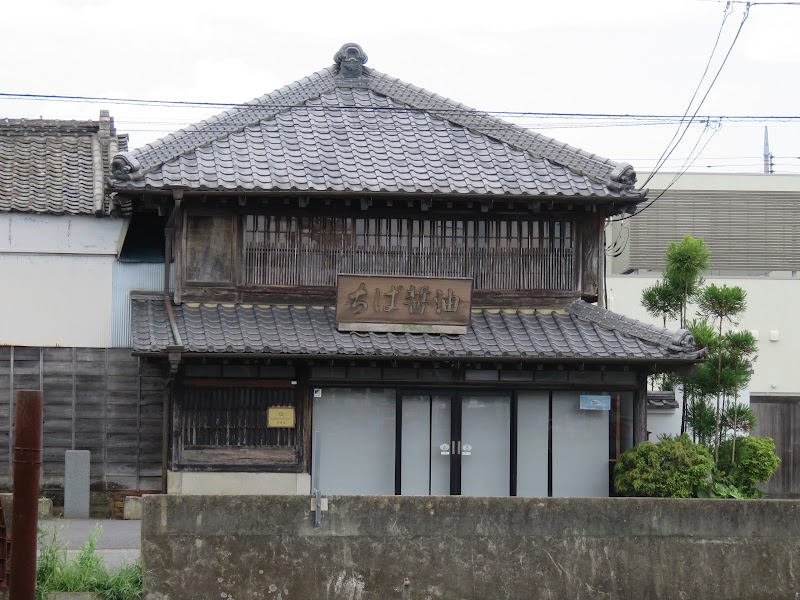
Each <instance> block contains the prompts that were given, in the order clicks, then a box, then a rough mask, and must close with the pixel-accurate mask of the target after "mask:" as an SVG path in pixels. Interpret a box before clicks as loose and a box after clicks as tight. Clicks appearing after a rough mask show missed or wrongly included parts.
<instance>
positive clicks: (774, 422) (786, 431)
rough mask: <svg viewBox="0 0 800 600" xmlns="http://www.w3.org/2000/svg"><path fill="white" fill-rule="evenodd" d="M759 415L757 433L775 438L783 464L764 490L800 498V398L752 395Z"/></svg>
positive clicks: (753, 405)
mask: <svg viewBox="0 0 800 600" xmlns="http://www.w3.org/2000/svg"><path fill="white" fill-rule="evenodd" d="M750 405H751V406H752V407H753V412H754V413H755V416H756V426H755V429H754V431H753V435H757V436H763V437H771V438H772V439H774V440H775V452H776V453H777V454H778V456H780V458H781V464H780V465H779V466H778V470H777V471H776V472H775V475H773V476H772V479H770V480H769V481H768V482H767V484H766V486H765V487H764V491H765V493H766V494H767V495H768V496H772V497H782V498H796V497H800V397H798V396H756V395H753V396H751V397H750Z"/></svg>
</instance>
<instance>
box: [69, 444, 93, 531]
mask: <svg viewBox="0 0 800 600" xmlns="http://www.w3.org/2000/svg"><path fill="white" fill-rule="evenodd" d="M91 455H92V453H91V452H89V451H88V450H67V452H66V457H65V459H64V518H65V519H88V518H89V461H90V458H91Z"/></svg>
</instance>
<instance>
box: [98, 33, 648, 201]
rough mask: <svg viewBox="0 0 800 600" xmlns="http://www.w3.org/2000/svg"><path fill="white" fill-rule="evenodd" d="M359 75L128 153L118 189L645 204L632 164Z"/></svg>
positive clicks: (277, 98) (120, 160)
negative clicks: (587, 199)
mask: <svg viewBox="0 0 800 600" xmlns="http://www.w3.org/2000/svg"><path fill="white" fill-rule="evenodd" d="M347 47H349V48H352V47H355V48H358V47H357V46H355V45H350V46H347ZM358 50H359V51H360V48H358ZM362 69H363V70H362V74H361V76H360V77H357V78H355V79H348V78H347V77H343V76H342V74H341V73H340V68H339V66H338V65H336V64H335V65H333V66H331V67H328V68H325V69H322V70H321V71H318V72H316V73H314V74H312V75H310V76H308V77H306V78H304V79H301V80H299V81H296V82H294V83H292V84H290V85H288V86H286V87H284V88H281V89H279V90H277V91H274V92H272V93H270V94H267V95H265V96H262V97H260V98H257V99H255V100H253V101H251V102H248V103H246V104H244V105H241V106H239V107H237V108H234V109H232V110H229V111H227V112H225V113H222V114H221V115H219V116H216V117H213V118H211V119H208V120H206V121H203V122H201V123H198V124H196V125H192V126H191V127H188V128H186V129H183V130H181V131H178V132H176V133H173V134H170V135H169V136H167V137H165V138H162V139H160V140H158V141H156V142H153V143H151V144H147V145H145V146H143V147H141V148H139V149H137V150H134V151H132V152H129V153H121V154H119V155H117V157H116V159H115V161H114V166H113V167H112V169H113V179H112V180H111V186H112V187H113V188H115V189H141V188H154V189H158V188H172V187H181V188H187V189H190V190H226V191H309V192H324V191H348V192H376V193H377V192H407V193H425V194H433V193H441V194H510V195H536V196H538V195H546V196H553V195H564V196H573V197H574V196H578V197H580V196H612V197H628V198H631V199H633V200H636V199H638V198H639V197H640V196H641V193H640V192H637V191H634V190H633V184H634V183H635V178H636V176H635V173H634V171H633V168H632V167H631V166H630V165H627V164H623V163H616V162H613V161H611V160H608V159H604V158H601V157H599V156H596V155H594V154H591V153H588V152H585V151H583V150H579V149H577V148H573V147H571V146H569V145H567V144H563V143H560V142H557V141H555V140H553V139H551V138H548V137H545V136H543V135H540V134H537V133H534V132H532V131H529V130H527V129H525V128H523V127H519V126H517V125H513V124H510V123H508V122H505V121H503V120H501V119H498V118H496V117H493V116H491V115H489V114H487V113H485V112H481V111H478V110H475V109H472V108H469V107H467V106H464V105H463V104H458V103H456V102H453V101H451V100H448V99H447V98H443V97H441V96H438V95H436V94H433V93H431V92H428V91H426V90H423V89H421V88H418V87H416V86H413V85H410V84H408V83H405V82H403V81H400V80H398V79H395V78H393V77H390V76H388V75H385V74H383V73H380V72H379V71H376V70H374V69H368V68H366V67H362Z"/></svg>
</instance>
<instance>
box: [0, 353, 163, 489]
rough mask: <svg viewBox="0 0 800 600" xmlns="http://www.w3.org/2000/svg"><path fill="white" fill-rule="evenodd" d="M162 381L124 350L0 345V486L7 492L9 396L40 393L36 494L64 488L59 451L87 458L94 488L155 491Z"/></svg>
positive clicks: (153, 368)
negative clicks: (86, 452) (40, 451)
mask: <svg viewBox="0 0 800 600" xmlns="http://www.w3.org/2000/svg"><path fill="white" fill-rule="evenodd" d="M165 378H166V370H165V367H164V366H163V365H162V364H160V363H157V362H152V361H147V360H145V359H140V358H137V357H134V356H132V355H131V351H130V350H129V349H124V348H123V349H117V348H111V349H96V348H32V347H20V346H2V347H0V488H2V489H9V488H10V481H11V462H10V460H9V457H10V455H11V444H12V441H11V432H12V431H13V426H14V423H13V413H14V391H15V390H20V389H34V390H36V389H41V390H42V391H43V393H44V424H43V432H44V433H43V436H44V440H43V444H44V452H43V456H42V467H43V482H42V485H43V489H57V488H62V487H63V485H64V452H65V451H66V450H90V451H91V452H92V458H91V471H90V477H91V483H92V488H93V489H97V490H114V489H139V490H159V489H161V427H162V417H161V415H162V407H163V401H164V392H163V390H164V384H165Z"/></svg>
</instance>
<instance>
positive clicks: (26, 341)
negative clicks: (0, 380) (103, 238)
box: [0, 253, 115, 348]
mask: <svg viewBox="0 0 800 600" xmlns="http://www.w3.org/2000/svg"><path fill="white" fill-rule="evenodd" d="M114 261H115V258H114V256H67V255H57V256H53V255H50V256H48V255H35V254H3V253H0V345H16V346H74V347H89V348H106V347H109V346H110V343H111V271H112V266H113V264H114Z"/></svg>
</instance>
